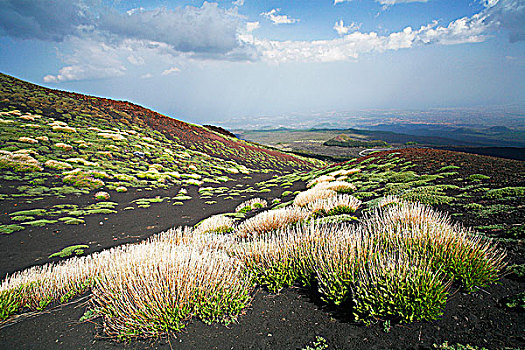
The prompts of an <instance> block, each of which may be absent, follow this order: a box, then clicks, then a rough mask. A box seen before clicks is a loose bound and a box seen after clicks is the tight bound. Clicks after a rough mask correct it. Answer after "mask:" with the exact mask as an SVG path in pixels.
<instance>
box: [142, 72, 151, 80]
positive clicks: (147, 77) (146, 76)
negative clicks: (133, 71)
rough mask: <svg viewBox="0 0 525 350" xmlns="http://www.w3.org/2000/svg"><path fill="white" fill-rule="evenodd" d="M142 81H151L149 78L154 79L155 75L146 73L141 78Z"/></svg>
mask: <svg viewBox="0 0 525 350" xmlns="http://www.w3.org/2000/svg"><path fill="white" fill-rule="evenodd" d="M140 78H141V79H149V78H153V75H152V74H151V73H146V74H142V75H141V76H140Z"/></svg>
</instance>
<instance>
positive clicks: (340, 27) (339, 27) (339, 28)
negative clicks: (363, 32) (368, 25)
mask: <svg viewBox="0 0 525 350" xmlns="http://www.w3.org/2000/svg"><path fill="white" fill-rule="evenodd" d="M360 27H361V26H360V25H358V24H355V23H354V22H352V23H350V25H349V26H345V24H344V23H343V20H340V21H339V22H335V24H334V27H333V28H334V30H335V31H336V32H337V34H339V35H345V34H348V32H353V31H356V30H359V28H360Z"/></svg>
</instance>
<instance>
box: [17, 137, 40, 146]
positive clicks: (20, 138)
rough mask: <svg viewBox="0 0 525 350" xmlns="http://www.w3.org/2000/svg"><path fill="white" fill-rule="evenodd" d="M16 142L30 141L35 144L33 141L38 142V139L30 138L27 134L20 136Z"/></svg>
mask: <svg viewBox="0 0 525 350" xmlns="http://www.w3.org/2000/svg"><path fill="white" fill-rule="evenodd" d="M18 142H25V143H32V144H35V143H38V140H36V139H34V138H32V137H27V136H20V137H19V138H18Z"/></svg>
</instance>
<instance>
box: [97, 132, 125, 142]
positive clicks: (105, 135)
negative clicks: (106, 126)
mask: <svg viewBox="0 0 525 350" xmlns="http://www.w3.org/2000/svg"><path fill="white" fill-rule="evenodd" d="M97 135H98V136H100V137H103V138H105V139H111V140H113V141H126V140H127V139H126V138H125V137H124V136H122V135H120V134H114V133H109V132H99V133H98V134H97Z"/></svg>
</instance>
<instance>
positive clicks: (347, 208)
mask: <svg viewBox="0 0 525 350" xmlns="http://www.w3.org/2000/svg"><path fill="white" fill-rule="evenodd" d="M360 206H361V201H360V200H359V199H357V198H355V197H354V196H350V195H348V194H338V195H336V196H333V197H329V198H325V199H318V200H316V201H314V202H310V203H308V205H307V208H308V210H310V212H312V214H314V215H321V216H325V215H339V214H350V213H354V212H355V211H356V210H357V209H359V207H360Z"/></svg>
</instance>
